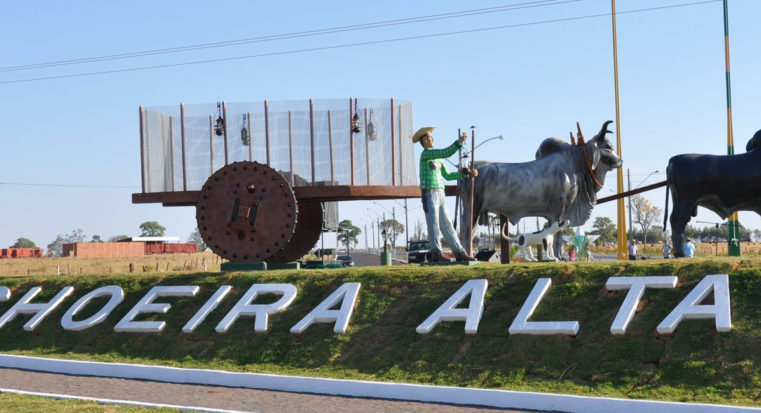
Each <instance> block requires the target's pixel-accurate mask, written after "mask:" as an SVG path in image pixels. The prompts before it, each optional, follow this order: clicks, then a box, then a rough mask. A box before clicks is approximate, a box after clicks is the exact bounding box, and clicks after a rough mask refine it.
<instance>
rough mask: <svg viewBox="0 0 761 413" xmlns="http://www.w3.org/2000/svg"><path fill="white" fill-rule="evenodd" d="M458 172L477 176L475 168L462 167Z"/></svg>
mask: <svg viewBox="0 0 761 413" xmlns="http://www.w3.org/2000/svg"><path fill="white" fill-rule="evenodd" d="M460 172H462V173H463V175H466V176H472V177H474V178H475V177H477V176H478V170H477V169H469V168H462V170H461V171H460Z"/></svg>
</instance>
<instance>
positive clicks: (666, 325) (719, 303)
mask: <svg viewBox="0 0 761 413" xmlns="http://www.w3.org/2000/svg"><path fill="white" fill-rule="evenodd" d="M711 291H713V304H712V305H699V303H700V302H702V301H703V300H704V299H705V298H706V297H708V294H710V293H711ZM705 318H709V319H710V318H713V319H714V320H715V321H714V322H715V323H716V331H718V332H720V333H727V332H729V331H731V330H732V315H731V310H730V308H729V276H728V275H727V274H716V275H706V276H705V278H703V279H702V280H700V282H699V283H698V285H696V286H695V288H693V289H692V291H690V293H689V294H687V297H684V300H682V301H681V302H680V303H679V304H677V306H676V307H675V308H674V309H673V310H672V311H671V313H669V315H667V316H666V318H664V319H663V321H661V323H660V324H658V328H657V330H658V334H672V333H673V332H674V330H676V327H677V326H678V325H679V323H680V322H681V321H682V320H684V319H705Z"/></svg>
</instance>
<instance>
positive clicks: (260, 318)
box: [216, 284, 296, 333]
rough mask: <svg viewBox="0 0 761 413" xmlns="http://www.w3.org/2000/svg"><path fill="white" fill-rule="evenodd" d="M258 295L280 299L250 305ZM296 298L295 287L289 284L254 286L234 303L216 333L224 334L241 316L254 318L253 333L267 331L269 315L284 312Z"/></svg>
mask: <svg viewBox="0 0 761 413" xmlns="http://www.w3.org/2000/svg"><path fill="white" fill-rule="evenodd" d="M259 294H279V295H282V297H280V299H278V300H277V301H275V302H274V303H272V304H253V305H252V304H251V302H253V301H254V300H255V299H256V297H257V296H258V295H259ZM294 298H296V287H295V286H293V285H291V284H254V285H252V286H251V288H249V289H248V291H246V293H245V294H243V297H241V298H240V300H238V302H237V303H235V306H234V307H233V308H232V309H231V310H230V312H229V313H227V315H226V316H225V318H223V319H222V321H220V322H219V324H217V328H216V330H217V333H226V332H227V330H229V329H230V326H232V324H233V323H234V322H235V320H237V319H238V317H240V316H242V315H252V316H254V317H256V320H255V321H254V331H256V332H264V331H267V321H268V320H269V315H270V314H276V313H279V312H281V311H285V309H286V308H288V306H289V305H291V303H292V302H293V299H294Z"/></svg>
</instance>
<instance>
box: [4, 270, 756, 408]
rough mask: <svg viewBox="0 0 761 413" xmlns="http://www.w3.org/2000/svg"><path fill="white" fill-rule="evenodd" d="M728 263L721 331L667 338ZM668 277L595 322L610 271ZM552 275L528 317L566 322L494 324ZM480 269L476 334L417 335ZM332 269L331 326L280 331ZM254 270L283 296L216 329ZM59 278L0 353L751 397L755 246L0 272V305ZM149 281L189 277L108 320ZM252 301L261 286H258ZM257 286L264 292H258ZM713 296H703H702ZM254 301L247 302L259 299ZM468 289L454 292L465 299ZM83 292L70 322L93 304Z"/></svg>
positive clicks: (318, 292) (299, 314)
mask: <svg viewBox="0 0 761 413" xmlns="http://www.w3.org/2000/svg"><path fill="white" fill-rule="evenodd" d="M720 273H727V274H729V275H730V278H729V280H730V281H729V282H730V285H729V286H730V295H731V303H732V323H733V327H732V331H731V332H729V333H717V332H716V330H715V327H714V322H713V320H685V321H683V322H682V323H681V324H680V325H679V327H678V328H677V330H676V332H675V333H674V334H673V335H659V334H657V332H656V330H655V329H656V326H657V325H658V324H659V323H660V322H661V321H662V320H663V318H664V317H665V316H666V315H667V314H668V313H669V312H670V311H671V310H672V309H673V308H674V307H675V306H676V305H677V303H679V302H680V301H681V300H682V299H683V298H684V297H685V296H686V295H687V293H688V292H689V291H690V290H691V289H692V287H694V286H695V285H696V284H697V283H698V282H699V281H700V280H701V279H702V278H703V277H704V276H705V275H708V274H720ZM646 275H676V276H678V277H679V284H678V286H677V288H675V289H648V290H647V291H646V292H645V296H644V298H643V300H642V302H641V303H640V307H639V308H638V312H637V315H636V316H635V318H634V320H633V321H632V322H631V323H630V325H629V327H628V329H627V332H626V334H625V335H624V336H613V335H611V334H610V331H609V329H610V325H611V323H612V321H613V319H614V317H615V315H616V313H617V312H618V309H619V307H620V305H621V303H622V301H623V299H624V297H625V295H626V291H621V292H609V291H607V290H606V288H605V282H606V280H607V279H608V277H611V276H646ZM542 277H549V278H552V281H553V286H552V288H551V289H550V291H549V293H548V294H547V296H546V297H545V298H544V300H543V301H542V302H541V303H540V305H539V307H538V308H537V310H536V312H535V313H534V316H533V317H532V319H531V320H532V321H565V320H577V321H579V323H580V325H581V328H580V330H579V333H578V335H576V336H574V337H570V336H524V335H517V336H516V335H509V334H508V331H507V330H508V327H509V326H510V324H511V323H512V321H513V319H514V318H515V316H516V314H517V313H518V311H519V310H520V308H521V306H522V304H523V302H524V301H525V299H526V297H527V296H528V294H529V292H530V291H531V289H532V288H533V286H534V283H535V282H536V280H537V279H538V278H542ZM474 278H486V279H488V281H489V288H488V290H487V292H486V299H485V310H484V313H483V317H482V319H481V322H480V324H479V328H478V333H477V334H475V335H467V334H465V333H464V331H463V327H464V323H463V322H450V323H442V324H439V325H438V326H437V327H436V328H435V329H434V330H433V331H432V332H431V333H430V334H427V335H421V334H418V333H417V332H416V331H415V328H416V327H417V326H418V325H419V324H420V323H421V322H422V321H423V320H425V318H427V317H428V316H429V315H430V314H431V313H432V312H433V311H434V310H435V309H436V308H438V307H439V306H440V305H441V304H442V303H444V301H445V300H446V299H447V298H449V297H450V296H451V295H452V294H453V293H454V292H455V291H456V290H457V289H458V288H460V287H461V286H462V284H463V283H464V282H465V281H466V280H469V279H474ZM345 282H360V283H362V288H361V290H360V294H359V298H358V301H357V307H356V309H355V312H354V315H353V317H352V319H351V321H350V323H349V330H348V332H347V333H346V334H335V333H333V325H332V324H316V325H313V326H311V327H309V328H308V329H307V330H306V331H305V332H304V333H303V334H298V335H296V334H292V333H290V331H289V329H290V328H291V327H292V326H293V325H294V324H296V322H298V321H299V320H301V318H303V317H304V316H305V315H306V314H307V313H308V312H309V311H311V310H312V309H313V308H314V307H315V306H316V305H317V304H319V303H320V302H321V301H322V300H323V299H325V298H326V297H327V296H328V295H329V294H330V293H331V292H333V291H334V290H335V289H336V288H337V287H338V286H340V285H341V284H343V283H345ZM254 283H291V284H294V285H296V286H297V288H298V296H297V297H296V299H295V301H294V302H293V304H291V306H290V307H289V309H288V310H287V311H285V312H283V313H280V314H277V315H274V316H271V317H270V321H269V331H268V332H267V333H263V334H257V333H255V332H254V329H253V325H254V319H253V318H252V317H242V318H239V319H238V321H237V322H236V323H235V324H234V325H233V326H232V328H231V329H230V331H229V332H227V333H225V334H220V333H217V332H215V331H214V328H215V327H216V325H217V323H218V322H219V321H220V320H221V319H222V318H223V317H224V316H225V314H226V313H227V312H228V311H229V310H230V308H232V306H233V305H234V304H235V303H236V302H237V300H238V298H240V296H241V295H242V294H243V293H244V292H245V291H246V290H247V289H248V287H249V286H251V285H252V284H254ZM111 284H116V285H119V286H121V287H122V288H123V289H124V291H125V294H126V298H125V300H124V302H122V303H121V304H120V305H119V306H118V307H116V309H115V310H114V311H113V313H112V314H111V315H110V316H109V318H108V319H107V320H106V321H105V322H104V323H102V324H99V325H97V326H95V327H92V328H90V329H87V330H84V331H81V332H72V331H65V330H63V329H61V327H60V319H61V316H62V315H63V313H64V312H65V311H66V310H67V309H68V308H69V307H70V306H71V304H72V303H74V301H76V300H77V299H78V298H79V297H81V296H83V295H84V294H85V293H87V292H89V291H91V290H92V289H94V288H97V287H99V286H103V285H111ZM67 285H71V286H73V287H74V288H75V291H74V293H73V294H72V295H71V296H69V297H68V298H67V299H66V301H65V302H64V303H63V304H62V305H61V306H60V307H59V308H58V309H56V310H55V311H54V312H53V313H51V314H50V315H49V316H48V317H47V318H46V319H45V320H44V321H43V322H42V323H41V324H40V326H39V327H37V329H36V330H35V331H33V332H27V331H24V330H23V325H24V323H26V322H27V321H28V320H29V316H25V315H21V316H19V317H17V318H16V319H15V320H13V321H12V322H10V323H8V324H6V325H5V326H4V327H2V329H0V335H2V339H1V340H0V351H1V352H5V353H14V354H29V355H35V356H51V357H64V358H71V359H90V360H100V361H120V362H141V363H149V364H161V365H172V366H185V367H201V368H212V369H226V370H232V371H251V372H267V373H281V374H298V375H306V376H322V377H337V378H356V379H364V380H385V381H401V382H414V383H427V384H440V385H455V386H471V387H482V388H501V389H512V390H531V391H539V392H562V393H574V394H582V395H605V396H613V397H624V398H626V397H631V398H649V399H663V400H677V401H696V402H710V403H729V404H743V405H758V398H759V397H760V396H761V390H759V388H760V387H759V384H761V352H759V351H758V349H759V348H761V325H760V324H761V259H758V258H753V259H739V258H736V259H731V258H724V259H713V260H658V261H656V260H651V261H640V262H636V263H628V262H620V263H619V262H595V263H558V264H548V263H530V264H513V265H498V264H481V265H478V266H474V267H456V266H449V267H421V266H417V265H411V266H400V267H365V268H352V269H338V270H300V271H286V270H283V271H270V272H251V273H227V274H222V273H196V274H171V273H155V274H140V275H136V274H129V275H90V276H44V277H14V278H0V286H7V287H9V288H10V289H11V291H12V292H13V294H12V296H11V299H10V300H8V301H7V302H3V303H0V311H2V312H4V311H5V310H7V309H8V308H10V307H11V306H12V305H13V303H14V302H15V301H16V300H17V299H18V298H20V297H21V296H22V295H23V294H24V293H25V292H26V291H28V290H29V289H30V288H32V287H34V286H41V287H42V289H43V291H42V293H40V295H39V296H38V297H37V298H35V300H34V302H45V301H48V300H49V299H51V298H52V297H53V296H54V295H55V294H56V293H57V292H58V291H59V290H60V289H61V288H63V287H64V286H67ZM154 285H198V286H199V287H200V292H199V294H198V295H197V296H196V297H193V298H172V297H161V298H160V299H158V300H157V301H158V302H167V303H171V305H172V308H171V309H170V310H169V312H168V313H167V314H145V315H143V316H141V318H140V319H141V320H165V321H166V322H167V327H166V329H165V330H164V331H163V332H161V333H152V334H134V333H115V332H114V331H113V327H114V325H115V324H116V323H117V322H118V321H119V320H120V319H121V318H122V317H123V316H124V315H125V314H126V313H127V312H128V311H129V310H130V309H131V308H132V306H133V305H134V304H135V303H136V302H137V301H138V300H139V299H141V298H142V297H143V295H145V293H146V292H148V290H149V289H150V288H151V287H152V286H154ZM221 285H231V286H233V291H232V292H231V293H230V294H229V295H228V297H227V298H225V300H224V301H222V303H221V304H220V306H219V308H217V309H216V310H215V311H214V312H212V313H211V314H210V315H209V317H208V318H207V319H206V321H205V322H204V323H203V324H201V325H200V326H199V327H198V328H197V329H196V331H195V332H193V333H189V334H186V333H182V331H181V328H182V326H183V325H184V324H185V323H186V322H187V321H188V320H189V319H190V318H191V317H192V316H193V315H194V314H195V313H196V311H197V310H198V309H199V308H200V307H201V306H202V305H203V304H204V303H205V302H206V300H207V299H208V298H209V297H210V296H211V295H212V294H213V293H214V292H215V291H216V289H217V288H218V287H219V286H221ZM262 298H267V296H264V297H262ZM270 299H271V298H270ZM711 299H712V298H711V297H709V298H708V300H709V301H710V300H711ZM264 302H266V301H259V300H257V303H264ZM466 302H467V300H466ZM104 303H105V299H103V300H101V301H98V300H95V301H93V302H92V303H91V304H90V305H89V306H88V307H87V308H86V309H85V310H84V311H83V312H82V313H81V314H79V315H78V316H77V317H76V319H80V320H81V319H84V318H86V317H88V316H89V315H91V314H93V313H95V312H96V311H97V310H99V309H100V308H101V306H102V305H103V304H104Z"/></svg>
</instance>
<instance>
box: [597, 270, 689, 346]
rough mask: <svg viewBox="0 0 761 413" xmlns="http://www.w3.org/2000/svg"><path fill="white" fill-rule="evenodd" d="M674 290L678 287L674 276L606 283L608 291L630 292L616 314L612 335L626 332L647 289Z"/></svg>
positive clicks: (624, 279)
mask: <svg viewBox="0 0 761 413" xmlns="http://www.w3.org/2000/svg"><path fill="white" fill-rule="evenodd" d="M647 287H650V288H674V287H676V277H674V276H668V275H666V276H660V277H659V276H651V277H610V278H608V282H607V283H605V288H607V289H608V291H613V290H626V289H629V292H628V293H627V294H626V298H624V302H623V303H622V304H621V308H620V309H619V310H618V314H616V319H615V320H613V324H611V325H610V332H611V333H612V334H617V335H621V334H624V333H625V332H626V326H628V325H629V322H630V321H632V318H634V312H635V311H637V305H638V304H639V300H641V299H642V296H643V295H644V294H645V288H647Z"/></svg>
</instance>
